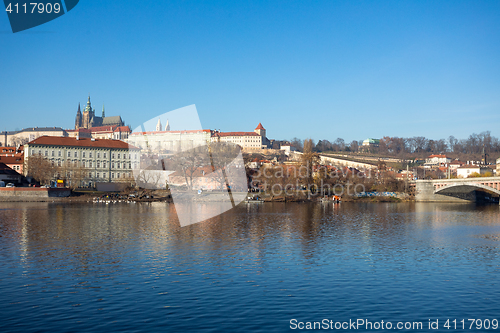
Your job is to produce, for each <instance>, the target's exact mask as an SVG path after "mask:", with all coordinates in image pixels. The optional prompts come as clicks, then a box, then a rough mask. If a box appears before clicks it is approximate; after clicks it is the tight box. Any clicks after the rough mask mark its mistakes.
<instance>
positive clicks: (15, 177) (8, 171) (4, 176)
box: [0, 162, 22, 184]
mask: <svg viewBox="0 0 500 333" xmlns="http://www.w3.org/2000/svg"><path fill="white" fill-rule="evenodd" d="M21 177H22V176H21V174H19V173H18V172H17V171H15V170H12V168H10V167H9V166H8V165H6V164H5V163H1V162H0V181H3V182H5V183H6V184H8V183H14V184H18V183H20V182H21Z"/></svg>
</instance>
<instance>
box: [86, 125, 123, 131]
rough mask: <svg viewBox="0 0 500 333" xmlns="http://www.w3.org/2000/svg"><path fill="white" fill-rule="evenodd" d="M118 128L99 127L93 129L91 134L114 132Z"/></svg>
mask: <svg viewBox="0 0 500 333" xmlns="http://www.w3.org/2000/svg"><path fill="white" fill-rule="evenodd" d="M115 127H117V126H97V127H91V128H89V130H90V131H91V132H113V130H114V129H115Z"/></svg>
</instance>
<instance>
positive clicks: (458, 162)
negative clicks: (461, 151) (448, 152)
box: [450, 160, 465, 165]
mask: <svg viewBox="0 0 500 333" xmlns="http://www.w3.org/2000/svg"><path fill="white" fill-rule="evenodd" d="M452 164H453V165H455V164H457V165H464V164H465V163H464V162H462V161H457V160H455V161H453V162H450V165H452Z"/></svg>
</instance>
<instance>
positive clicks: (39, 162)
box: [24, 155, 57, 185]
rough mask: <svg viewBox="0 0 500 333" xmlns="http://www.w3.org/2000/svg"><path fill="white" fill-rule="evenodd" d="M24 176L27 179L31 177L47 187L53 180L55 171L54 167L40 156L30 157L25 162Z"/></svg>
mask: <svg viewBox="0 0 500 333" xmlns="http://www.w3.org/2000/svg"><path fill="white" fill-rule="evenodd" d="M24 170H25V174H26V176H28V177H33V178H34V179H35V180H36V181H38V182H40V183H42V184H44V185H48V184H49V182H50V181H51V180H52V179H53V178H54V174H55V172H56V171H57V170H56V167H54V166H53V165H52V163H51V162H50V161H49V160H47V159H46V158H45V157H43V156H41V155H31V156H29V157H28V158H27V159H26V160H25V165H24Z"/></svg>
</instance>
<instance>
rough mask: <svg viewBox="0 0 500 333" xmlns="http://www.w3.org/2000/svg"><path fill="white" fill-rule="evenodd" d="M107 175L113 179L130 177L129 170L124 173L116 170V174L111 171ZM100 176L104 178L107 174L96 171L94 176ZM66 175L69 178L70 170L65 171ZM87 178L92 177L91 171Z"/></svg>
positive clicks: (59, 175) (58, 175)
mask: <svg viewBox="0 0 500 333" xmlns="http://www.w3.org/2000/svg"><path fill="white" fill-rule="evenodd" d="M109 175H110V177H111V178H113V179H115V178H127V177H129V178H130V177H131V174H130V172H127V173H125V172H124V173H120V172H117V173H116V174H115V173H114V172H111V173H110V174H109ZM101 176H102V178H104V179H106V178H107V176H108V174H107V173H106V172H103V173H99V172H96V174H95V178H101ZM57 177H58V178H61V174H60V173H58V174H57ZM67 177H68V178H71V172H68V173H67ZM89 178H92V172H89Z"/></svg>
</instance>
